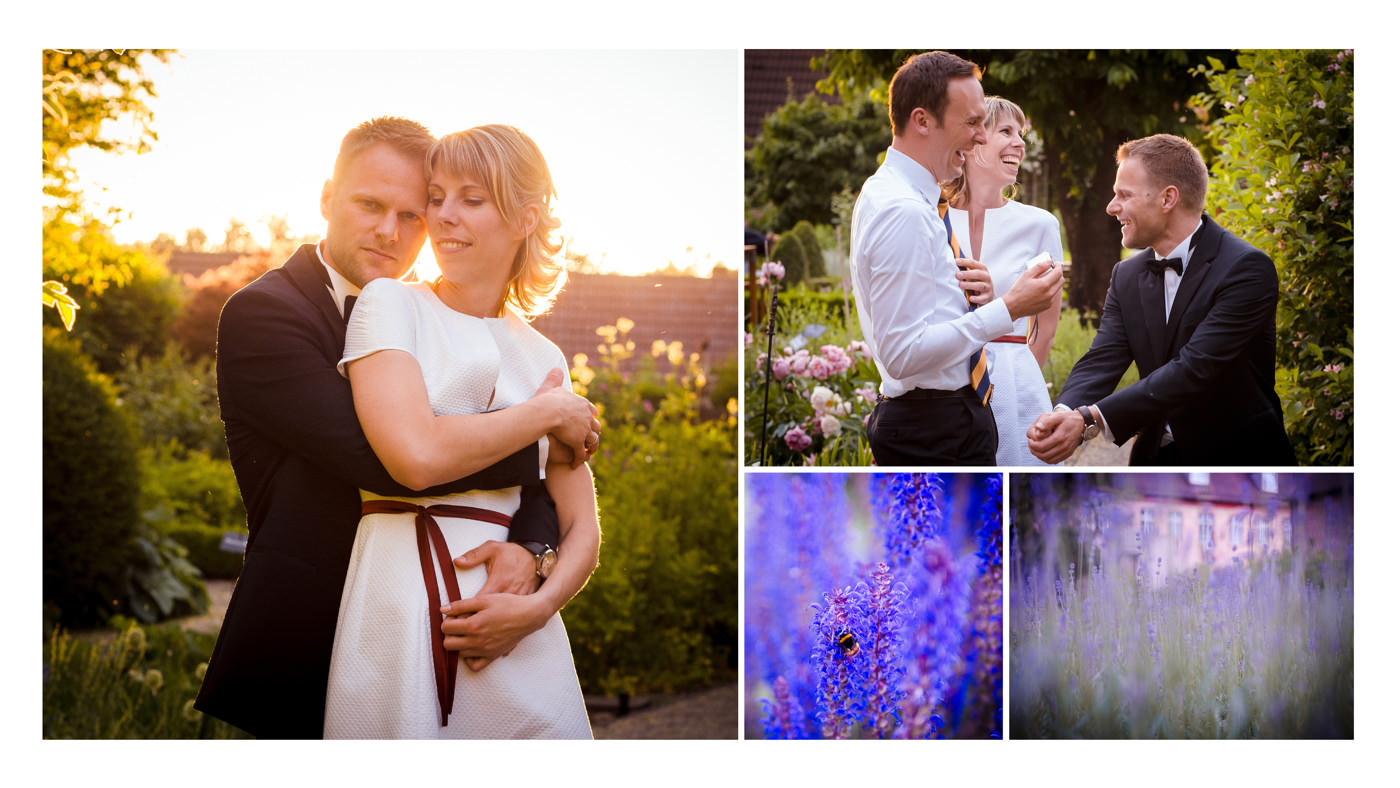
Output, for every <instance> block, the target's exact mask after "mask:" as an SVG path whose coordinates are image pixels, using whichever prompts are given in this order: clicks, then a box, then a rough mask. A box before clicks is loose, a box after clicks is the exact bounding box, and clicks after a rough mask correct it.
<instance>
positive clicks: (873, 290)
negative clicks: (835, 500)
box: [851, 148, 1012, 397]
mask: <svg viewBox="0 0 1400 788" xmlns="http://www.w3.org/2000/svg"><path fill="white" fill-rule="evenodd" d="M939 193H940V190H939V186H938V183H937V182H936V181H935V180H934V178H933V174H932V173H930V172H929V171H928V170H927V169H925V168H924V166H923V165H921V164H919V163H918V162H916V161H914V160H913V159H911V158H909V157H908V156H906V155H905V154H903V153H900V152H899V151H897V150H895V149H894V148H890V149H889V151H888V152H887V153H886V154H885V163H884V164H882V165H880V169H878V170H876V171H875V174H874V175H872V176H870V178H869V179H868V180H866V182H865V186H863V187H862V188H861V191H860V197H858V198H857V199H856V205H855V212H854V213H853V214H852V216H851V280H852V283H853V289H854V295H855V300H856V311H857V314H858V316H859V318H860V327H861V331H862V332H864V334H865V341H866V343H867V344H868V345H869V346H870V350H871V353H872V354H873V355H874V357H875V366H876V368H877V369H879V371H880V393H882V394H884V395H885V396H886V397H898V396H899V395H901V394H904V393H905V392H908V391H910V390H912V389H915V388H924V389H940V390H943V391H954V390H957V389H960V388H962V387H963V386H966V385H968V383H969V380H968V369H967V360H968V357H969V356H971V355H972V353H973V352H974V351H975V350H976V349H977V348H979V347H981V346H982V345H985V344H986V343H988V342H990V341H991V340H992V339H995V338H996V337H999V336H1001V335H1003V334H1007V333H1010V332H1011V329H1012V321H1011V313H1010V312H1009V311H1008V310H1007V308H1006V304H1005V303H1003V302H1002V300H1001V299H1000V298H997V299H996V300H994V301H992V302H990V303H988V304H984V305H983V306H981V307H979V308H978V309H977V310H975V311H972V312H969V311H968V309H967V298H966V296H964V295H963V290H962V288H961V287H959V286H958V279H957V265H956V264H955V263H954V261H953V250H952V249H951V248H950V247H949V246H948V234H947V232H946V231H945V230H944V227H943V220H942V219H941V218H939V216H938V197H939Z"/></svg>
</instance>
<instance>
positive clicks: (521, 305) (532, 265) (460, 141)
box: [425, 124, 567, 320]
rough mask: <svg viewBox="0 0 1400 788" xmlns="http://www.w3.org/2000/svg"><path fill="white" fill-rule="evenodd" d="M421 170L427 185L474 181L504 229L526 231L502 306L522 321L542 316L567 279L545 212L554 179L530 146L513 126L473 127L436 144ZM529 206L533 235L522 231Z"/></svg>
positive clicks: (555, 222) (554, 222)
mask: <svg viewBox="0 0 1400 788" xmlns="http://www.w3.org/2000/svg"><path fill="white" fill-rule="evenodd" d="M425 165H426V170H427V175H428V179H429V180H432V177H433V172H434V171H441V172H444V173H446V174H448V175H452V176H454V177H459V178H460V177H467V178H471V179H472V180H475V181H477V182H478V183H480V184H481V185H482V187H484V188H485V189H486V191H487V192H488V193H489V194H490V195H491V201H492V202H493V203H495V206H496V210H497V211H500V213H501V218H502V219H504V220H505V222H506V224H507V225H510V226H513V227H519V228H522V229H526V230H527V232H526V235H525V240H524V241H523V242H522V243H521V244H520V249H519V250H518V251H517V252H516V253H515V260H514V261H512V263H511V269H510V279H509V281H508V282H507V283H506V297H505V303H506V306H507V307H508V308H509V309H510V310H511V311H513V312H515V313H516V314H518V315H520V317H522V318H524V319H525V320H531V319H533V318H535V317H538V316H539V315H542V314H544V313H545V312H548V311H549V308H550V306H552V305H553V304H554V299H555V298H556V297H557V296H558V295H559V291H560V290H561V289H563V287H564V282H565V280H566V279H567V274H566V273H565V271H564V265H563V263H562V262H560V260H559V253H560V252H561V251H562V250H563V248H564V243H563V241H562V240H560V238H559V237H558V235H557V234H556V232H555V231H556V230H558V229H559V225H560V221H559V219H558V218H557V217H555V215H554V213H553V210H552V207H551V202H552V201H553V199H554V196H555V194H554V179H553V178H552V177H551V176H550V174H549V165H548V164H546V163H545V160H544V154H543V153H541V152H540V149H539V146H537V145H535V141H534V140H532V139H530V138H529V137H528V136H526V135H525V133H524V132H522V131H521V130H520V129H517V128H515V127H514V126H505V125H501V124H492V125H487V126H477V127H475V128H471V129H467V130H466V131H459V132H457V133H455V134H448V135H447V136H445V137H443V138H442V139H440V140H438V141H437V142H436V143H434V144H433V146H432V148H431V149H430V150H429V151H428V156H427V160H426V162H425ZM530 206H537V207H538V208H539V221H538V222H536V224H535V227H534V229H533V230H530V229H529V228H526V227H525V224H526V222H527V218H526V211H527V209H528V208H529V207H530Z"/></svg>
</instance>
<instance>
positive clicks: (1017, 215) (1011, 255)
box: [948, 200, 1064, 467]
mask: <svg viewBox="0 0 1400 788" xmlns="http://www.w3.org/2000/svg"><path fill="white" fill-rule="evenodd" d="M948 218H949V221H951V222H952V225H953V234H954V236H955V237H956V238H957V239H958V243H959V245H960V246H961V247H962V249H963V255H964V256H967V257H971V256H972V240H971V239H972V235H971V233H970V232H969V230H968V225H967V211H963V210H959V209H957V208H953V209H950V210H949V211H948ZM983 221H984V224H983V227H982V249H981V254H982V256H981V257H980V258H978V259H980V260H981V261H982V262H983V263H985V264H986V266H987V270H988V271H989V272H991V275H992V284H993V286H994V287H995V292H996V294H997V295H998V296H1002V295H1005V294H1006V293H1007V292H1009V291H1010V290H1011V286H1012V285H1014V284H1015V283H1016V280H1017V278H1019V277H1020V276H1021V274H1022V273H1023V272H1024V271H1025V270H1026V264H1027V263H1029V262H1030V261H1031V260H1032V259H1033V258H1035V256H1036V255H1038V254H1040V253H1041V252H1045V253H1047V254H1049V255H1050V257H1051V258H1052V259H1054V260H1063V259H1064V248H1063V247H1062V246H1061V245H1060V223H1059V222H1058V221H1057V220H1056V219H1055V217H1054V216H1052V215H1051V214H1049V213H1047V212H1045V211H1043V210H1041V209H1039V208H1036V207H1035V206H1032V205H1026V204H1024V203H1019V202H1016V201H1015V200H1010V201H1008V202H1007V203H1006V205H1003V206H1002V207H1000V208H994V209H992V210H989V211H987V213H986V217H985V219H984V220H983ZM1029 321H1030V318H1026V317H1023V318H1021V319H1019V320H1017V321H1016V323H1015V327H1014V328H1013V329H1012V332H1011V333H1012V334H1015V335H1020V336H1025V335H1026V326H1027V324H1028V323H1029ZM1047 328H1053V326H1049V327H1047V326H1045V325H1041V326H1040V330H1041V331H1045V330H1047ZM987 352H988V354H989V355H990V356H991V363H992V385H993V386H995V387H996V391H995V393H994V394H993V395H992V416H993V417H995V418H996V422H997V439H998V445H997V465H998V466H999V467H1007V466H1016V465H1044V464H1045V463H1043V462H1041V461H1040V460H1039V459H1037V458H1036V457H1035V455H1033V454H1031V451H1030V447H1029V446H1028V445H1027V443H1026V430H1028V429H1030V426H1031V423H1032V422H1034V421H1035V418H1036V417H1037V416H1039V415H1040V414H1042V413H1048V412H1049V411H1050V407H1051V406H1050V394H1049V392H1048V391H1047V390H1046V387H1045V376H1044V375H1043V374H1042V373H1041V371H1040V365H1039V364H1037V363H1036V360H1035V356H1034V355H1033V354H1032V353H1031V350H1030V348H1029V347H1027V346H1026V345H1022V344H1013V343H1004V342H992V343H989V344H988V345H987Z"/></svg>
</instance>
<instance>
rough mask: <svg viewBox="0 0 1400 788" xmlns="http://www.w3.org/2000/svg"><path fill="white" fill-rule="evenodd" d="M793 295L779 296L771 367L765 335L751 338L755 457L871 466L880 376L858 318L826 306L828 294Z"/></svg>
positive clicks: (750, 442) (748, 433)
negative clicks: (869, 439) (870, 425)
mask: <svg viewBox="0 0 1400 788" xmlns="http://www.w3.org/2000/svg"><path fill="white" fill-rule="evenodd" d="M770 265H774V264H773V263H765V264H764V267H765V268H766V267H767V266H770ZM779 265H781V264H779ZM762 271H763V269H760V273H759V278H760V279H763V273H762ZM771 281H772V280H764V286H767V284H768V283H770V282H771ZM786 296H787V297H785V298H783V299H780V301H779V310H778V316H777V320H775V331H774V337H773V340H772V348H773V351H772V358H771V361H772V363H771V364H770V363H769V361H770V359H769V354H768V337H767V336H766V334H764V335H760V336H757V337H755V335H754V334H752V333H749V334H745V336H744V357H745V361H746V363H747V364H748V365H749V367H748V368H749V374H748V376H747V377H746V386H745V398H746V399H745V418H744V428H745V446H746V447H747V450H748V462H749V463H750V464H754V465H756V464H758V463H759V459H760V454H762V455H764V460H763V462H764V464H766V465H868V464H869V463H870V452H869V448H868V447H867V445H866V442H865V420H866V418H867V417H868V416H869V415H870V412H871V410H872V409H873V408H874V407H875V400H876V395H877V392H878V387H879V380H880V376H879V372H878V371H877V370H876V368H875V362H874V360H873V359H872V357H871V355H870V348H869V347H867V346H866V344H865V342H864V341H863V340H862V339H861V337H860V327H859V324H857V323H855V315H854V313H853V312H850V313H848V316H847V318H846V319H845V320H842V318H841V316H840V315H839V314H837V313H836V311H835V309H833V308H830V307H828V306H827V304H828V303H830V302H831V299H830V297H829V296H826V295H825V294H823V295H817V294H813V293H810V291H807V290H806V289H805V288H803V289H800V290H798V291H796V292H795V293H788V294H786ZM840 303H842V305H843V306H844V302H840ZM850 309H854V306H851V307H850ZM837 323H844V325H834V324H837ZM765 407H766V416H767V419H766V423H767V429H766V431H765V428H764V423H765V418H764V416H765ZM765 444H766V446H765Z"/></svg>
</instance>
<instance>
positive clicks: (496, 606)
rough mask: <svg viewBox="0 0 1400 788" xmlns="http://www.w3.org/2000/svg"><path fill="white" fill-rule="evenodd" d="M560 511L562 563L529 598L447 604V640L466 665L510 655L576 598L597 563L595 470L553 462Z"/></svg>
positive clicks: (549, 481) (552, 483) (550, 483)
mask: <svg viewBox="0 0 1400 788" xmlns="http://www.w3.org/2000/svg"><path fill="white" fill-rule="evenodd" d="M545 486H547V487H548V488H549V493H550V495H551V496H552V497H553V498H554V503H555V506H556V507H557V508H558V511H559V533H560V539H561V542H560V545H559V548H558V553H559V563H558V564H556V565H555V567H554V571H553V572H552V573H551V574H550V576H549V578H548V579H547V580H545V582H544V584H543V585H541V586H540V589H539V590H538V591H536V592H535V593H533V594H530V595H529V596H518V595H515V594H478V595H476V596H475V597H472V598H470V599H462V600H458V601H456V602H453V603H451V604H450V605H446V606H444V607H443V609H442V611H443V612H444V613H446V614H447V616H448V617H447V618H446V619H445V620H444V621H443V622H442V631H443V635H444V638H443V642H444V644H445V645H446V646H447V649H448V650H449V651H459V652H461V654H462V656H463V658H464V659H466V661H467V665H468V667H470V668H472V669H473V670H480V669H481V668H483V667H485V666H486V665H487V664H488V663H489V662H490V661H491V660H492V659H495V658H496V657H499V656H501V655H503V654H508V653H510V651H511V649H513V648H515V646H516V644H517V643H519V642H520V641H521V639H523V638H524V637H525V636H526V635H529V634H530V633H532V632H534V631H536V630H538V629H539V628H540V627H543V626H544V625H545V624H546V623H547V622H548V621H549V619H550V617H551V616H553V615H554V614H555V612H557V611H558V610H560V609H561V608H563V607H564V605H565V604H566V603H567V602H568V601H569V600H570V599H573V598H574V596H575V595H576V594H578V592H579V591H580V590H582V589H583V587H584V585H585V584H587V583H588V578H589V577H590V576H591V575H592V574H593V569H594V568H595V567H596V566H597V565H598V548H599V545H600V544H601V541H602V537H601V533H600V531H599V528H598V503H597V498H596V496H595V495H594V492H593V474H592V472H591V471H589V469H588V466H587V465H581V466H578V467H571V466H569V465H568V464H551V465H550V466H549V468H548V474H547V475H546V477H545Z"/></svg>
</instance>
